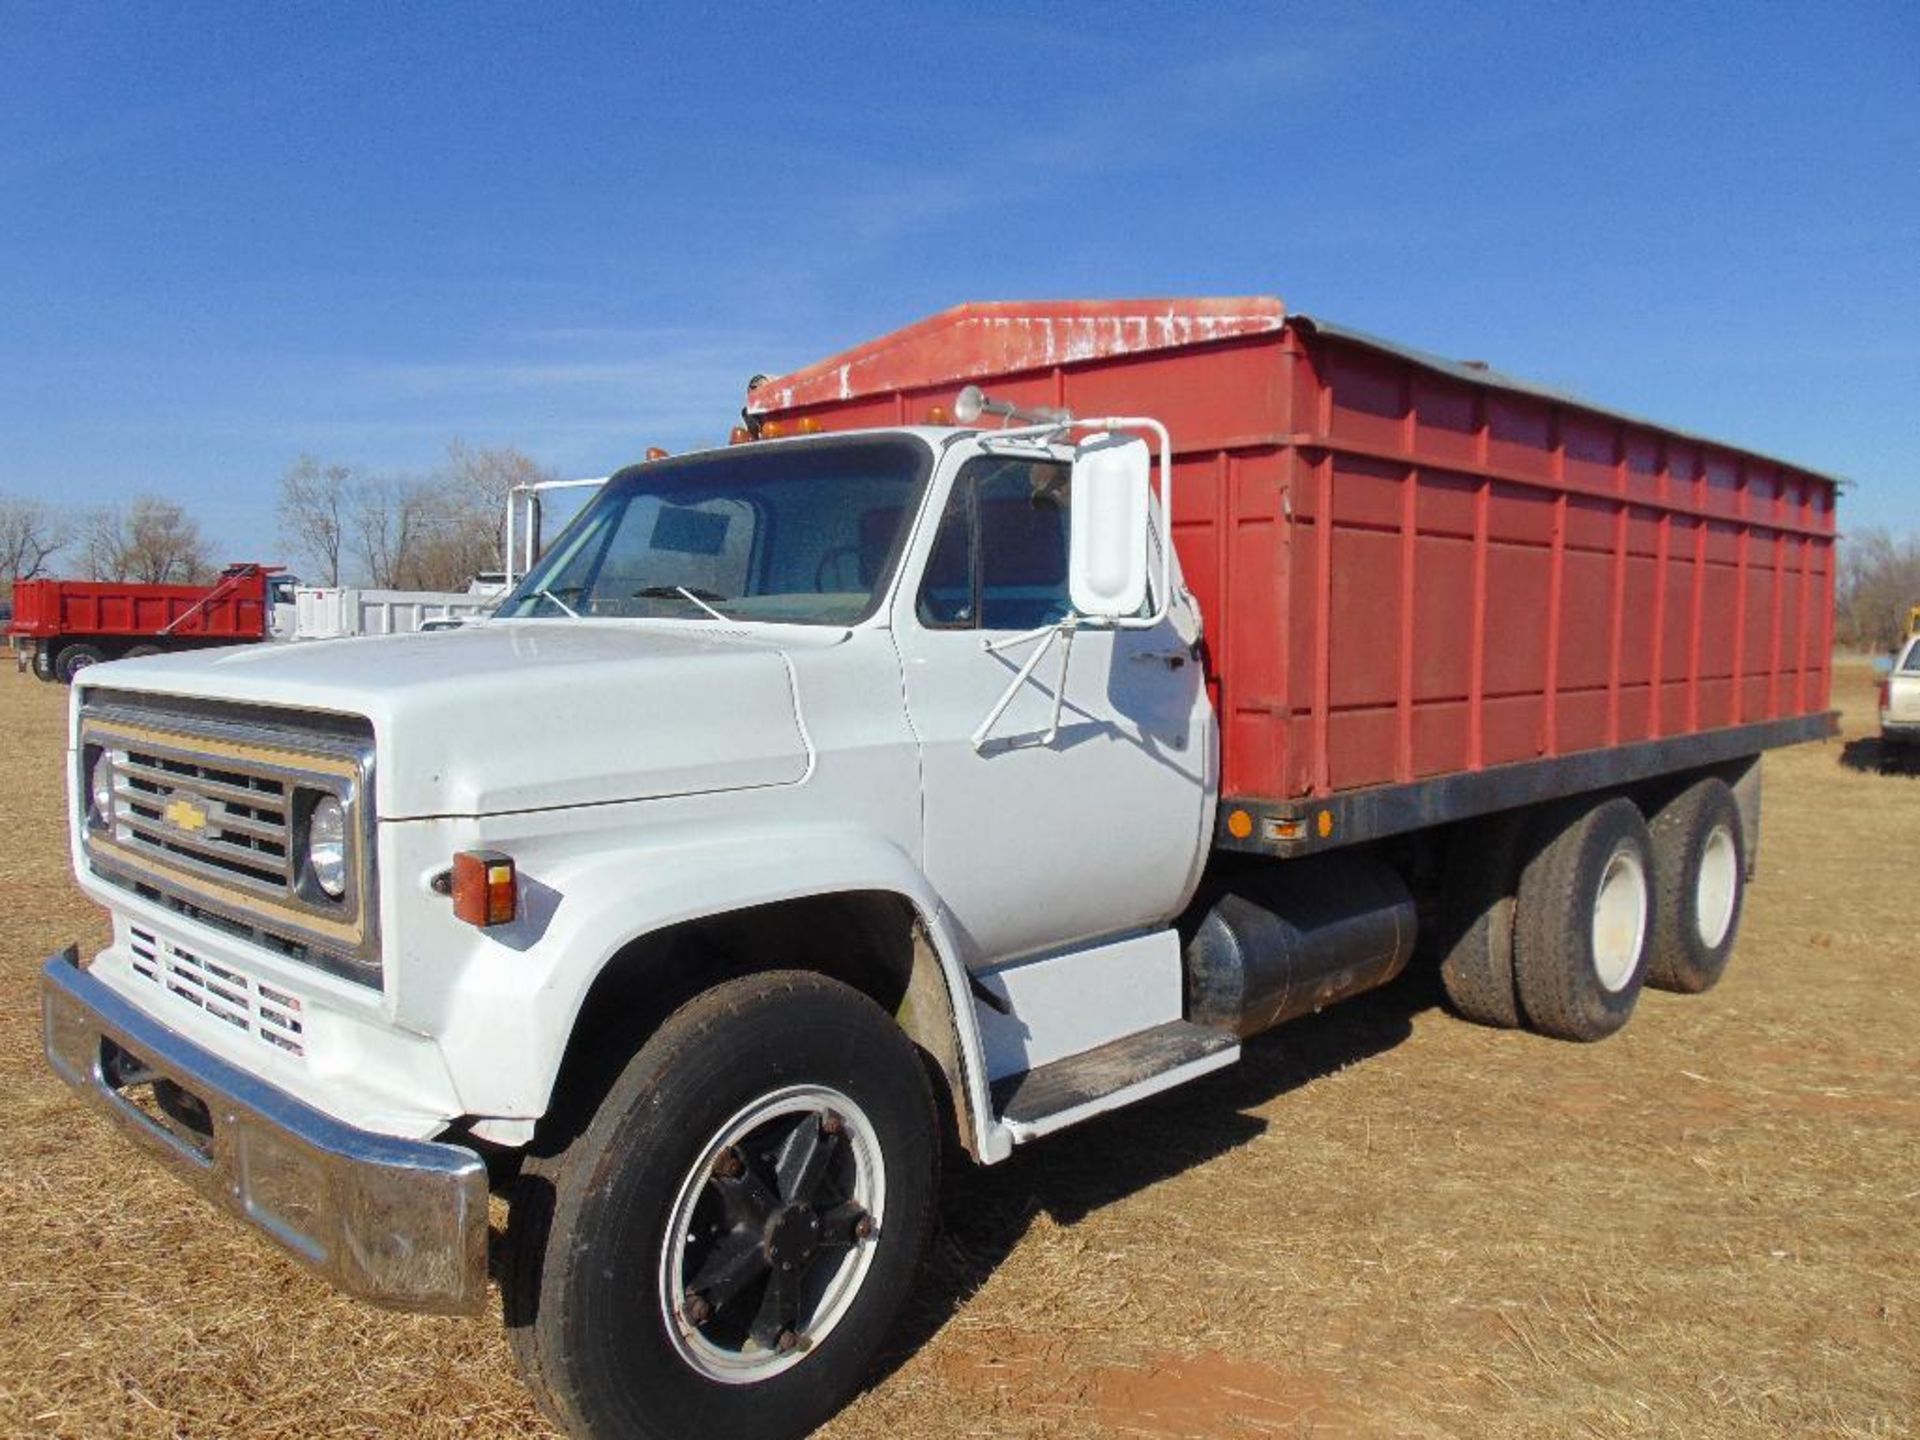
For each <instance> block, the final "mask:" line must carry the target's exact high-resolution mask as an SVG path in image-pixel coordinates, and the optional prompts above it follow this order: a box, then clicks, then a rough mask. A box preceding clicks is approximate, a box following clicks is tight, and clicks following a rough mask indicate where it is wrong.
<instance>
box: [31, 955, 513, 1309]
mask: <svg viewBox="0 0 1920 1440" xmlns="http://www.w3.org/2000/svg"><path fill="white" fill-rule="evenodd" d="M40 1005H41V1014H42V1017H43V1019H44V1021H45V1027H46V1046H47V1061H48V1063H49V1064H51V1065H52V1066H53V1069H54V1073H56V1074H57V1075H59V1076H60V1078H61V1079H63V1080H65V1081H66V1082H67V1083H68V1084H69V1085H71V1086H72V1087H73V1088H74V1089H75V1090H77V1091H79V1092H80V1093H81V1094H82V1095H84V1096H86V1098H87V1099H88V1100H89V1101H91V1102H92V1103H93V1105H94V1106H95V1107H96V1108H98V1109H99V1110H101V1111H102V1112H104V1113H105V1114H107V1115H109V1116H111V1117H112V1118H113V1119H115V1120H116V1121H118V1122H119V1124H120V1127H121V1129H123V1130H125V1131H126V1132H127V1133H128V1134H129V1135H132V1136H133V1137H134V1138H135V1139H137V1140H139V1141H140V1142H141V1143H142V1144H144V1145H146V1146H147V1147H148V1148H149V1149H150V1150H152V1151H153V1152H154V1153H155V1154H157V1155H159V1156H160V1157H161V1158H162V1159H163V1160H165V1161H166V1162H167V1163H168V1164H169V1165H171V1167H172V1168H173V1169H174V1171H175V1172H176V1173H178V1174H179V1175H180V1176H181V1177H182V1178H183V1179H185V1180H186V1181H187V1182H188V1183H189V1184H190V1185H192V1186H193V1187H194V1188H195V1189H197V1190H199V1191H200V1192H201V1194H203V1195H205V1196H206V1197H207V1198H208V1199H209V1200H212V1201H213V1202H214V1203H215V1204H217V1205H219V1206H221V1207H222V1208H223V1209H226V1210H228V1211H230V1212H232V1213H233V1214H235V1215H237V1216H239V1217H240V1218H241V1219H242V1220H245V1221H247V1222H248V1223H250V1224H252V1225H253V1226H255V1227H256V1228H258V1229H260V1230H262V1231H264V1232H265V1233H266V1234H267V1235H268V1236H269V1237H271V1238H272V1239H273V1240H275V1241H276V1242H278V1243H279V1244H280V1245H282V1246H283V1247H285V1248H286V1249H287V1250H288V1251H290V1252H291V1253H292V1254H293V1256H294V1257H295V1258H296V1259H298V1260H301V1261H303V1262H305V1263H306V1264H307V1265H309V1266H311V1267H312V1268H313V1269H315V1270H317V1271H319V1272H320V1273H321V1274H322V1275H323V1276H325V1277H326V1278H327V1279H328V1280H329V1281H331V1282H332V1283H333V1284H334V1285H335V1286H337V1287H338V1288H339V1289H341V1290H344V1291H346V1292H347V1293H348V1294H350V1295H356V1296H359V1297H360V1298H362V1299H365V1300H370V1301H373V1302H374V1303H376V1304H380V1305H387V1306H391V1307H392V1308H394V1309H399V1310H424V1311H431V1312H435V1313H438V1314H475V1313H477V1312H479V1311H480V1310H481V1309H482V1307H483V1306H484V1304H485V1301H486V1284H487V1172H486V1166H485V1164H484V1163H483V1162H482V1161H481V1159H480V1157H479V1156H478V1155H477V1154H475V1153H474V1152H473V1151H471V1150H467V1149H463V1148H462V1147H460V1146H458V1145H444V1144H440V1143H437V1142H433V1141H425V1140H400V1139H395V1138H394V1137H392V1136H389V1135H378V1134H375V1133H373V1132H371V1131H367V1130H359V1129H355V1128H354V1127H353V1126H350V1125H345V1124H342V1123H341V1122H340V1121H338V1120H335V1119H333V1118H332V1117H331V1116H328V1115H323V1114H322V1113H321V1112H320V1111H318V1110H315V1109H314V1108H313V1107H312V1106H310V1105H307V1104H305V1103H303V1102H301V1101H299V1100H296V1099H294V1098H293V1097H292V1096H291V1095H288V1094H286V1093H285V1092H284V1091H281V1090H278V1089H275V1088H274V1087H273V1086H271V1085H267V1084H265V1083H263V1082H262V1081H260V1080H257V1079H255V1078H254V1077H253V1076H251V1075H248V1074H247V1073H246V1072H245V1071H242V1070H240V1069H237V1068H236V1067H235V1066H233V1065H230V1064H228V1063H227V1062H226V1061H225V1060H222V1059H220V1058H219V1057H218V1056H217V1055H214V1054H211V1053H210V1052H208V1051H206V1050H203V1049H201V1048H200V1047H199V1046H198V1045H195V1044H193V1043H192V1042H191V1041H189V1040H187V1039H185V1038H183V1037H182V1036H180V1035H179V1034H177V1033H176V1032H174V1031H173V1030H171V1029H169V1028H168V1027H167V1026H165V1025H163V1024H161V1023H160V1022H159V1021H157V1020H155V1019H153V1018H152V1017H151V1016H149V1015H147V1014H146V1013H145V1012H144V1011H142V1010H140V1009H138V1008H137V1007H135V1006H134V1005H132V1004H130V1003H129V1002H128V1001H126V1000H125V999H123V998H122V997H121V996H120V995H119V994H118V993H117V992H116V991H114V990H112V989H110V988H109V987H108V986H107V985H105V984H103V983H102V982H101V981H99V980H96V979H94V978H93V976H91V975H89V974H88V973H87V972H86V971H85V970H83V969H81V968H80V963H79V953H78V951H77V950H75V949H73V948H71V947H69V948H68V949H67V950H66V951H65V952H64V953H62V954H60V955H56V956H55V957H53V958H52V959H51V960H48V961H47V962H46V964H45V965H44V966H43V967H42V968H41V971H40Z"/></svg>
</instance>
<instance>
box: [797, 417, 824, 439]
mask: <svg viewBox="0 0 1920 1440" xmlns="http://www.w3.org/2000/svg"><path fill="white" fill-rule="evenodd" d="M793 431H794V434H796V435H818V434H819V433H820V420H819V417H817V416H814V415H808V416H806V417H805V418H804V419H802V420H801V421H800V423H799V424H798V425H795V426H794V427H793Z"/></svg>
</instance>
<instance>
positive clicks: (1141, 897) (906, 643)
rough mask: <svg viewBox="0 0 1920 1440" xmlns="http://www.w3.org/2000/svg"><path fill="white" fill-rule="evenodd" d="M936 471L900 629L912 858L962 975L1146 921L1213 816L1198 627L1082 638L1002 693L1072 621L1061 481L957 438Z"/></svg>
mask: <svg viewBox="0 0 1920 1440" xmlns="http://www.w3.org/2000/svg"><path fill="white" fill-rule="evenodd" d="M943 470H944V472H945V473H946V474H948V475H950V476H951V477H952V480H951V484H950V486H949V488H948V490H947V493H946V496H945V500H944V504H943V506H942V509H941V511H940V518H939V522H938V524H937V525H936V526H935V527H934V528H933V531H932V534H931V535H930V536H929V535H925V534H923V535H922V536H920V537H918V539H917V540H916V555H915V556H914V563H912V564H910V566H909V567H908V571H907V574H908V577H909V580H910V582H911V583H909V584H907V585H903V586H902V587H901V589H900V591H899V593H898V595H897V597H896V610H895V615H894V621H895V624H894V634H895V637H896V644H897V645H898V647H899V651H900V659H901V666H902V673H903V675H904V683H905V690H906V699H907V713H908V718H909V720H910V721H911V723H912V725H913V727H914V730H915V733H916V735H917V737H918V739H919V743H920V753H921V784H922V792H923V817H924V819H923V835H924V850H923V855H924V860H923V863H924V865H925V869H926V872H927V874H928V877H929V878H930V879H931V880H932V881H933V883H934V886H935V888H936V889H937V890H938V891H939V893H940V895H941V897H942V899H943V900H944V902H945V903H946V905H947V907H948V909H949V911H950V912H951V916H952V919H953V922H954V924H955V928H956V930H957V931H958V932H959V933H960V934H961V935H962V936H963V937H964V938H965V943H966V944H967V946H968V952H969V953H968V955H967V961H968V963H969V964H970V965H973V966H976V967H979V966H985V965H991V964H994V963H997V962H999V961H1002V960H1008V959H1013V958H1016V957H1019V956H1023V955H1030V954H1035V953H1039V952H1043V951H1047V950H1057V949H1067V948H1072V947H1075V946H1078V945H1082V944H1086V943H1089V942H1091V941H1094V940H1098V939H1102V938H1106V937H1111V936H1116V935H1120V934H1123V933H1125V932H1127V931H1129V930H1135V929H1139V928H1142V927H1145V926H1150V925H1155V924H1159V923H1161V922H1163V921H1165V920H1166V919H1167V918H1169V917H1170V916H1171V915H1172V914H1173V913H1174V912H1176V911H1177V910H1178V909H1179V908H1180V906H1181V905H1182V904H1184V902H1185V900H1186V897H1187V895H1188V894H1189V892H1190V890H1191V887H1192V884H1193V882H1194V880H1195V878H1196V877H1197V874H1198V868H1199V864H1200V862H1201V859H1202V858H1203V857H1204V854H1205V848H1206V847H1205V843H1204V838H1203V837H1204V827H1205V826H1206V824H1207V823H1209V821H1210V819H1211V804H1212V798H1211V797H1212V787H1213V783H1214V775H1215V740H1214V731H1213V719H1212V712H1211V709H1210V707H1209V706H1208V703H1207V699H1206V695H1205V692H1204V688H1203V686H1202V677H1201V674H1200V666H1199V664H1198V663H1197V661H1196V660H1194V659H1193V658H1192V641H1193V639H1194V637H1195V635H1197V626H1196V625H1195V624H1194V617H1193V616H1192V615H1191V614H1188V613H1185V612H1184V611H1183V609H1182V607H1181V604H1176V606H1175V607H1173V608H1172V610H1171V611H1170V613H1169V615H1168V617H1167V618H1166V619H1165V620H1164V621H1162V622H1161V623H1160V624H1159V625H1157V626H1155V627H1153V628H1151V629H1144V630H1119V629H1113V628H1091V627H1089V628H1085V629H1079V630H1076V631H1075V632H1074V633H1073V636H1072V639H1071V641H1070V643H1069V642H1068V641H1067V640H1066V638H1065V637H1064V636H1062V637H1061V638H1057V639H1055V640H1054V641H1053V642H1052V644H1053V648H1052V650H1051V652H1050V653H1049V654H1047V655H1046V656H1044V657H1043V658H1042V659H1041V661H1040V663H1039V664H1038V665H1037V666H1036V667H1035V669H1034V671H1033V673H1032V674H1031V675H1030V676H1029V677H1028V678H1027V679H1026V680H1025V681H1023V682H1021V683H1020V684H1018V685H1017V686H1014V681H1015V678H1016V676H1017V675H1018V673H1019V671H1020V669H1021V666H1022V665H1023V664H1024V663H1025V662H1026V661H1027V660H1028V659H1029V658H1030V656H1031V655H1032V652H1033V648H1034V647H1035V646H1038V645H1040V644H1042V643H1044V635H1043V634H1040V633H1035V632H1037V631H1041V629H1042V627H1047V626H1052V625H1057V624H1058V623H1059V622H1060V621H1062V620H1064V619H1066V618H1067V617H1068V614H1069V608H1068V602H1067V538H1068V525H1067V521H1068V515H1067V504H1068V484H1067V480H1068V474H1069V467H1068V464H1067V463H1066V460H1065V459H1064V457H1063V456H1062V455H1061V454H1060V453H1058V452H1049V451H1037V452H1036V451H1034V450H1031V449H1024V450H1021V451H1019V452H1017V453H1014V452H1001V453H994V452H992V451H989V450H987V449H986V448H984V447H982V446H980V445H979V444H978V443H977V442H965V443H963V444H962V445H961V446H959V447H956V451H955V452H954V453H953V455H952V456H951V458H950V461H949V463H948V465H947V466H944V467H943ZM1183 603H1184V602H1183ZM1045 633H1057V632H1052V631H1047V632H1045ZM1023 636H1025V637H1026V638H1024V639H1022V638H1021V637H1023ZM1008 642H1015V643H1011V644H1009V643H1008ZM989 645H992V646H994V647H996V648H992V649H989V648H988V646H989ZM1063 647H1066V653H1065V661H1066V666H1065V685H1064V693H1063V696H1062V701H1061V705H1060V711H1059V715H1060V725H1059V730H1058V733H1057V734H1056V735H1054V736H1053V738H1052V739H1051V740H1049V739H1048V738H1047V732H1048V730H1049V728H1050V726H1051V724H1052V720H1053V716H1054V697H1055V694H1056V692H1057V691H1059V690H1060V689H1061V661H1062V649H1063ZM1010 686H1014V688H1013V694H1012V697H1011V701H1010V703H1009V704H1008V705H1007V708H1006V710H1005V711H1004V713H1003V714H1002V715H1001V716H1000V718H999V719H998V720H997V721H996V722H995V723H994V725H993V727H992V729H991V731H990V733H989V734H988V735H987V736H986V737H985V740H984V743H980V744H976V743H975V742H976V732H977V731H978V729H979V727H980V726H981V724H982V722H983V721H984V720H985V719H986V718H987V716H988V714H989V713H990V712H991V711H992V710H993V708H994V706H995V705H996V704H997V703H998V702H999V701H1000V700H1001V699H1002V698H1003V697H1004V696H1006V695H1007V692H1008V690H1009V687H1010Z"/></svg>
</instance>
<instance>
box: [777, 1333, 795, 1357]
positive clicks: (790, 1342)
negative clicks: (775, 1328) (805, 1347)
mask: <svg viewBox="0 0 1920 1440" xmlns="http://www.w3.org/2000/svg"><path fill="white" fill-rule="evenodd" d="M799 1343H800V1337H799V1336H798V1335H796V1334H794V1333H793V1331H791V1330H782V1331H781V1332H780V1338H779V1339H778V1340H776V1341H774V1342H773V1348H774V1349H776V1350H778V1351H779V1352H780V1353H781V1354H782V1355H786V1354H789V1353H791V1352H792V1350H793V1347H794V1346H796V1345H798V1344H799Z"/></svg>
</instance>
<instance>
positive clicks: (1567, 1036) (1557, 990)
mask: <svg viewBox="0 0 1920 1440" xmlns="http://www.w3.org/2000/svg"><path fill="white" fill-rule="evenodd" d="M1654 877H1655V868H1654V859H1653V844H1652V841H1651V839H1650V837H1649V836H1648V833H1647V825H1646V821H1645V820H1643V819H1642V818H1641V815H1640V811H1639V810H1638V809H1637V808H1636V807H1635V806H1634V804H1633V802H1632V801H1630V800H1621V799H1614V800H1605V801H1602V802H1601V803H1600V804H1598V805H1594V806H1592V807H1591V808H1588V809H1585V810H1577V811H1573V812H1562V813H1561V815H1560V817H1559V818H1558V820H1557V823H1555V822H1549V830H1548V832H1547V838H1546V839H1545V843H1544V844H1542V845H1541V846H1540V847H1539V849H1537V850H1536V851H1535V852H1534V854H1533V855H1532V857H1531V858H1530V859H1529V860H1528V861H1527V863H1526V865H1525V867H1524V868H1523V869H1522V871H1521V874H1520V887H1519V894H1518V896H1517V897H1516V900H1515V907H1514V947H1513V975H1514V988H1515V991H1516V993H1517V996H1518V998H1519V1003H1520V1010H1521V1012H1522V1013H1523V1014H1524V1015H1525V1017H1526V1021H1527V1024H1528V1025H1529V1026H1530V1027H1531V1028H1532V1029H1534V1030H1537V1031H1539V1032H1540V1033H1541V1034H1543V1035H1552V1036H1556V1037H1558V1038H1559V1039H1562V1040H1581V1041H1592V1040H1602V1039H1605V1038H1606V1037H1607V1036H1609V1035H1611V1034H1613V1033H1614V1032H1615V1031H1617V1030H1619V1029H1620V1028H1621V1027H1622V1026H1623V1025H1625V1024H1626V1023H1627V1021H1628V1020H1629V1019H1630V1018H1631V1017H1632V1015H1633V1008H1634V1005H1635V1003H1636V1002H1637V1001H1638V1000H1639V998H1640V990H1641V987H1642V985H1643V984H1644V983H1645V981H1646V977H1647V966H1648V962H1649V959H1650V957H1651V953H1652V944H1651V941H1652V933H1653V917H1654V912H1655V901H1654V894H1655V889H1654V887H1655V883H1656V882H1655V878H1654Z"/></svg>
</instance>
